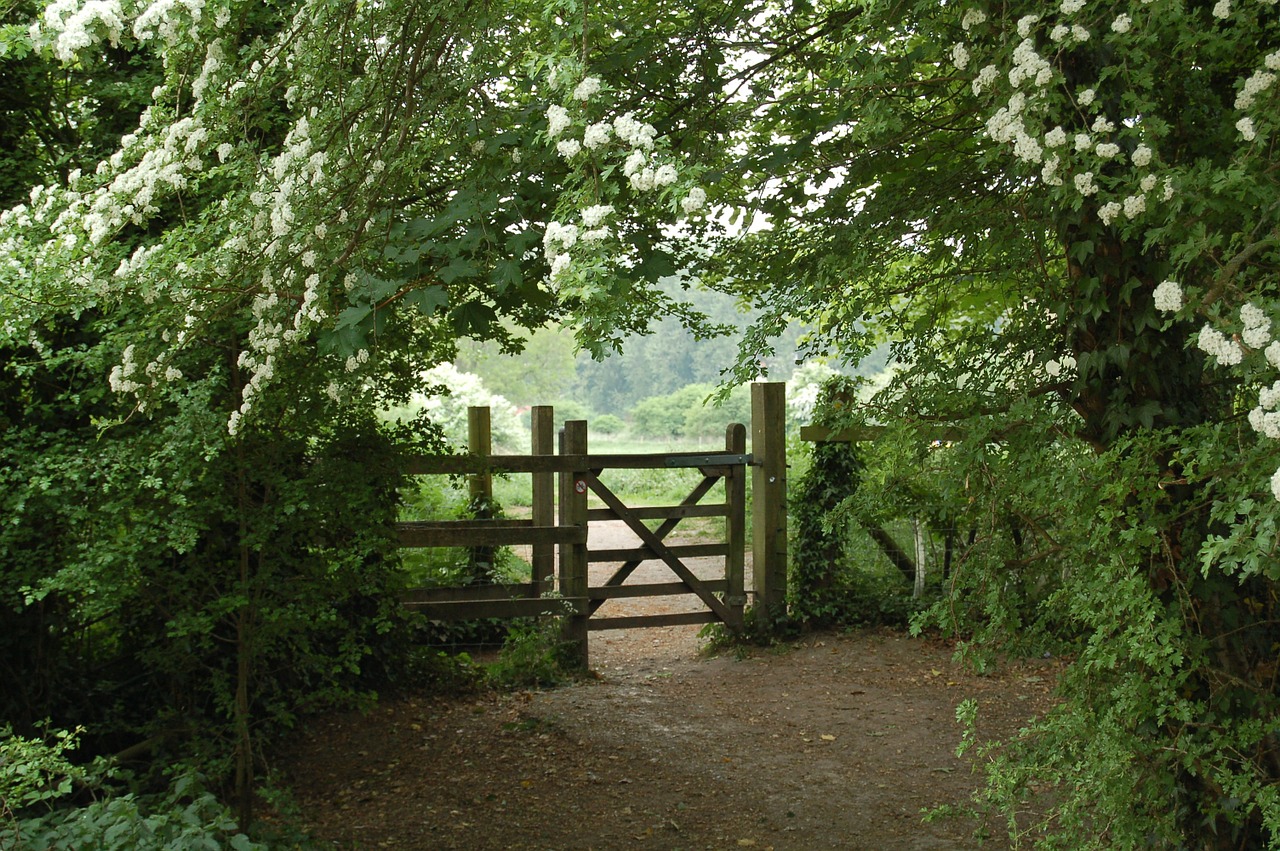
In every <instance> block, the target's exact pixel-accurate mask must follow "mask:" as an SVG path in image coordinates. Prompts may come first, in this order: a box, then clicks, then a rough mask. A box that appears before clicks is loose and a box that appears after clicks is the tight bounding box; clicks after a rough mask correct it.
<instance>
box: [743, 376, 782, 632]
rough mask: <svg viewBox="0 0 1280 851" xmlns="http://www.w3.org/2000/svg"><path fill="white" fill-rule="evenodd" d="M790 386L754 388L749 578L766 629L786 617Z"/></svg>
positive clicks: (763, 384) (772, 384)
mask: <svg viewBox="0 0 1280 851" xmlns="http://www.w3.org/2000/svg"><path fill="white" fill-rule="evenodd" d="M786 390H787V388H786V385H785V384H783V383H781V382H776V381H774V382H757V383H755V384H752V385H751V455H752V459H753V460H752V469H751V494H752V500H753V502H752V521H753V528H752V547H751V565H752V567H751V575H752V586H753V588H754V589H755V597H756V601H755V605H756V617H757V622H758V623H760V624H761V625H762V626H765V627H766V628H767V627H769V626H770V625H771V624H772V623H773V622H774V621H775V620H776V619H778V618H780V617H783V616H784V615H785V614H786V604H787V427H786V408H787V396H786Z"/></svg>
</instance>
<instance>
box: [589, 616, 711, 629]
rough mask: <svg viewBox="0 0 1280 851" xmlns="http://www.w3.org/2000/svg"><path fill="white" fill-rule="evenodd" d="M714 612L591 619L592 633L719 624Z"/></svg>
mask: <svg viewBox="0 0 1280 851" xmlns="http://www.w3.org/2000/svg"><path fill="white" fill-rule="evenodd" d="M720 621H721V618H720V617H719V616H718V615H716V613H715V612H677V613H675V614H670V615H634V616H631V617H619V618H592V619H591V620H590V621H589V625H590V628H591V631H592V632H598V631H599V630H602V629H644V628H646V627H653V626H685V625H688V624H700V623H720Z"/></svg>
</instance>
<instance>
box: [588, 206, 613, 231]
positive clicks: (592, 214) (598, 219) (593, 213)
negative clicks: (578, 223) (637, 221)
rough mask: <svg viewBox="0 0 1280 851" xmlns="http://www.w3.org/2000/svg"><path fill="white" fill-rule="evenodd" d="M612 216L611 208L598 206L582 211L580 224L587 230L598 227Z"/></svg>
mask: <svg viewBox="0 0 1280 851" xmlns="http://www.w3.org/2000/svg"><path fill="white" fill-rule="evenodd" d="M612 214H613V207H611V206H609V205H608V204H599V205H596V206H594V207H588V208H587V209H585V210H583V211H582V224H583V225H584V226H585V227H588V228H596V227H599V226H600V225H601V224H602V223H603V222H604V220H605V219H606V218H608V217H609V216H610V215H612Z"/></svg>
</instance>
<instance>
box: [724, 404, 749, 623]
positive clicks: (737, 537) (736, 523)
mask: <svg viewBox="0 0 1280 851" xmlns="http://www.w3.org/2000/svg"><path fill="white" fill-rule="evenodd" d="M724 444H725V450H726V451H728V452H741V451H745V450H746V446H747V428H746V426H744V425H742V424H741V423H732V424H730V425H729V426H728V428H726V429H725V438H724ZM724 494H725V517H726V520H725V539H726V540H725V543H726V544H727V545H728V547H729V550H728V552H727V553H725V559H724V575H725V582H726V585H727V587H728V590H727V592H726V594H725V597H724V601H725V604H726V605H727V606H728V607H729V611H731V612H733V621H732V622H730V623H729V624H728V625H729V627H730V628H731V629H735V630H737V629H741V628H742V626H743V622H744V610H745V608H746V603H747V595H746V591H745V588H744V585H745V582H746V579H745V577H746V562H747V556H746V551H747V522H746V518H747V475H746V468H745V467H734V468H732V469H731V470H730V471H729V474H728V475H727V476H725V479H724Z"/></svg>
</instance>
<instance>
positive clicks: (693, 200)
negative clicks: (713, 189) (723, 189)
mask: <svg viewBox="0 0 1280 851" xmlns="http://www.w3.org/2000/svg"><path fill="white" fill-rule="evenodd" d="M706 205H707V192H706V190H705V189H703V188H702V187H701V186H695V187H693V188H692V189H690V190H689V194H688V195H686V196H685V197H684V200H682V201H681V202H680V207H681V209H683V210H684V211H685V212H686V213H696V212H697V211H699V210H701V209H702V208H703V207H705V206H706Z"/></svg>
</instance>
